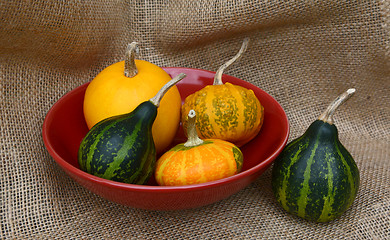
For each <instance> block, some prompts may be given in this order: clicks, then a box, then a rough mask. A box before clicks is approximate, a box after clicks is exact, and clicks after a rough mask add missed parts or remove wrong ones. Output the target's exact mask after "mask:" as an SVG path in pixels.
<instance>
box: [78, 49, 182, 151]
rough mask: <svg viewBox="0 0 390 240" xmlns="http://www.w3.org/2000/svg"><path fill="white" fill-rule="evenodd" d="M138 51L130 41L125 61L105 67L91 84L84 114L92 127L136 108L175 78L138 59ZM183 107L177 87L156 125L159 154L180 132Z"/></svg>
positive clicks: (167, 97)
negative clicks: (177, 132)
mask: <svg viewBox="0 0 390 240" xmlns="http://www.w3.org/2000/svg"><path fill="white" fill-rule="evenodd" d="M137 52H138V46H137V43H135V42H133V43H131V44H129V46H128V48H127V51H126V57H125V60H124V61H121V62H117V63H114V64H112V65H111V66H109V67H107V68H105V69H104V70H103V71H101V72H100V73H99V74H98V75H97V76H96V77H95V78H94V79H93V80H92V81H91V82H90V84H89V85H88V87H87V90H86V92H85V98H84V117H85V120H86V123H87V125H88V128H91V127H92V126H94V125H95V124H96V123H98V122H99V121H101V120H103V119H106V118H108V117H111V116H114V115H120V114H124V113H128V112H131V111H133V110H134V109H135V108H136V107H137V106H138V105H139V104H140V103H142V102H144V101H147V100H149V99H150V98H152V97H153V96H154V95H156V93H157V92H158V91H159V90H160V89H161V88H162V87H163V86H164V85H165V84H166V83H167V82H168V81H170V80H171V77H170V76H169V75H168V73H166V72H165V71H164V70H163V69H162V68H160V67H158V66H156V65H154V64H152V63H150V62H147V61H143V60H136V59H135V54H136V53H137ZM180 106H181V97H180V93H179V91H178V89H177V87H176V86H173V87H172V88H171V89H170V90H169V91H168V92H167V93H166V94H165V96H164V98H163V99H162V100H161V103H160V106H159V108H158V114H157V118H156V120H155V122H154V124H153V127H152V135H153V139H154V142H155V146H156V151H157V153H161V152H162V151H164V150H165V149H166V148H167V147H168V146H169V145H170V144H171V142H172V141H173V138H174V137H175V135H176V131H177V129H178V126H179V123H180Z"/></svg>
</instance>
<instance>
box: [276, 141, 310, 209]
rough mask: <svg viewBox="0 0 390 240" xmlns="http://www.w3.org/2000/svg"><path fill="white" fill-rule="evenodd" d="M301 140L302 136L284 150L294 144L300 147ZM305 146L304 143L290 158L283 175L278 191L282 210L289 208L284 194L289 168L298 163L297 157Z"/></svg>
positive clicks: (289, 173)
mask: <svg viewBox="0 0 390 240" xmlns="http://www.w3.org/2000/svg"><path fill="white" fill-rule="evenodd" d="M302 139H303V136H301V137H300V138H298V139H297V140H295V143H291V144H290V145H289V146H288V149H286V150H289V148H291V147H292V146H293V145H296V144H298V145H300V142H301V140H302ZM307 145H308V142H306V143H305V144H304V145H302V146H300V147H299V149H298V150H297V152H296V153H295V155H294V157H293V158H291V162H290V165H289V166H288V167H287V168H286V169H287V173H286V174H283V181H282V187H281V188H280V189H279V201H280V203H281V205H282V206H283V208H284V209H289V207H288V206H287V193H286V190H287V184H288V183H289V178H290V175H291V172H290V171H291V166H292V165H294V164H295V163H296V162H297V161H298V155H299V154H300V153H301V152H302V150H304V149H305V148H306V147H307Z"/></svg>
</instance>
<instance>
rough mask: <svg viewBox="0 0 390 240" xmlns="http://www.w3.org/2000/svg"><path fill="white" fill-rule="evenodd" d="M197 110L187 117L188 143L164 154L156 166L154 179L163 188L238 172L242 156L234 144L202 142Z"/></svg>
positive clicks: (216, 140)
mask: <svg viewBox="0 0 390 240" xmlns="http://www.w3.org/2000/svg"><path fill="white" fill-rule="evenodd" d="M195 119H196V118H195V111H194V110H191V111H190V112H189V114H188V128H187V136H188V140H187V142H185V143H182V144H178V145H176V146H175V147H173V148H172V149H170V150H168V151H167V152H165V153H164V154H163V155H162V156H161V157H160V158H159V159H158V161H157V163H156V170H155V178H156V181H157V183H158V184H159V185H161V186H181V185H190V184H198V183H204V182H209V181H214V180H218V179H222V178H225V177H229V176H232V175H234V174H236V173H239V172H240V171H241V169H242V164H243V154H242V152H241V150H240V149H239V148H238V147H237V146H235V145H234V144H233V143H230V142H227V141H224V140H221V139H204V140H202V139H200V138H199V136H198V134H197V132H196V126H195Z"/></svg>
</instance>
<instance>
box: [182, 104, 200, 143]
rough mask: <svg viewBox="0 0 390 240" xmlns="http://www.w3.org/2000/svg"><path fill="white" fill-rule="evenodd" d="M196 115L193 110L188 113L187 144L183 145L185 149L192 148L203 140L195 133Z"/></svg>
mask: <svg viewBox="0 0 390 240" xmlns="http://www.w3.org/2000/svg"><path fill="white" fill-rule="evenodd" d="M195 120H196V113H195V110H193V109H191V110H190V111H189V112H188V121H187V136H188V139H187V142H185V143H184V146H185V147H194V146H198V145H200V144H202V143H203V140H202V139H200V138H199V136H198V133H197V132H196V124H195Z"/></svg>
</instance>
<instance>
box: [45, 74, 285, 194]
mask: <svg viewBox="0 0 390 240" xmlns="http://www.w3.org/2000/svg"><path fill="white" fill-rule="evenodd" d="M164 70H166V71H167V72H168V73H169V74H170V75H171V76H172V77H174V76H176V75H177V74H179V73H182V72H183V73H186V74H187V77H186V78H184V79H183V80H182V81H180V82H179V83H178V84H177V87H178V89H179V92H180V94H181V97H182V100H183V101H184V99H185V97H187V96H188V95H189V94H191V93H193V92H195V91H197V90H199V89H201V88H203V87H204V86H206V85H209V84H212V82H213V78H214V74H215V73H214V72H210V71H206V70H198V69H189V68H175V67H167V68H164ZM222 80H223V82H231V83H232V84H237V85H241V86H243V87H246V88H248V89H252V90H253V91H254V93H255V95H256V96H257V98H258V99H259V100H260V102H261V104H262V105H263V107H264V123H263V126H262V129H261V131H260V133H259V134H258V135H257V136H256V137H255V138H254V139H253V140H252V141H250V142H249V143H247V144H245V145H244V146H242V147H241V150H242V152H243V154H244V165H243V170H242V172H241V173H240V174H242V175H243V174H245V172H246V171H248V170H251V169H253V168H255V167H256V168H257V170H260V169H261V168H262V166H263V167H264V168H266V167H268V166H269V165H270V164H271V163H272V161H273V160H274V159H275V157H276V156H277V155H278V154H279V153H280V151H281V150H282V149H283V147H284V146H285V144H286V142H287V139H288V134H289V125H288V120H287V117H286V114H285V112H284V110H283V109H282V107H281V106H280V105H279V103H278V102H277V101H276V100H275V99H273V98H272V97H271V96H270V95H269V94H267V93H266V92H264V91H263V90H261V89H260V88H258V87H256V86H254V85H252V84H250V83H248V82H245V81H243V80H240V79H238V78H235V77H232V76H228V75H224V76H223V78H222ZM87 86H88V83H86V84H84V85H82V86H80V87H78V88H76V89H74V90H72V91H70V92H69V93H67V94H66V95H65V96H63V97H62V98H61V99H60V100H59V101H58V102H57V103H56V104H55V105H54V106H53V107H52V108H51V109H50V111H49V113H48V114H47V116H46V119H45V122H44V126H43V137H44V142H45V145H46V148H47V149H48V151H49V153H50V154H51V155H52V156H53V158H54V159H55V161H56V162H57V163H58V164H60V166H62V167H66V168H68V170H69V169H70V168H75V169H78V168H79V166H78V162H77V152H78V148H79V144H80V142H81V140H82V139H83V137H84V136H85V134H86V133H87V132H88V128H87V125H86V123H85V120H84V115H83V109H82V108H83V104H82V103H83V99H84V92H85V90H86V88H87ZM185 140H186V139H185V137H184V133H183V130H182V128H181V127H180V128H179V130H178V133H177V135H176V138H175V140H174V142H173V143H172V146H173V145H175V144H177V143H181V142H184V141H185ZM102 181H106V180H105V179H102ZM107 181H108V180H107ZM127 185H129V186H131V184H127ZM155 185H156V183H155V181H154V179H152V180H151V181H150V182H149V183H148V184H147V185H145V188H147V187H148V186H155ZM173 188H174V187H173Z"/></svg>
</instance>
